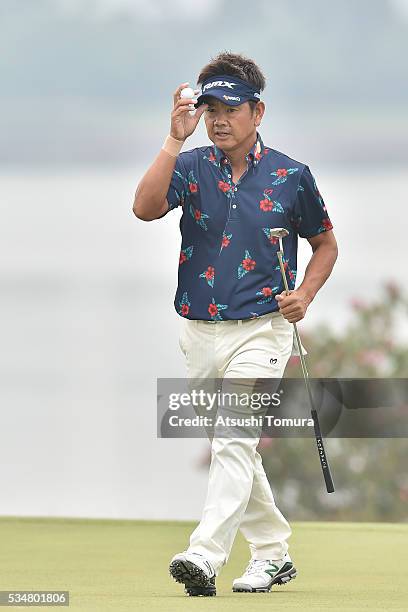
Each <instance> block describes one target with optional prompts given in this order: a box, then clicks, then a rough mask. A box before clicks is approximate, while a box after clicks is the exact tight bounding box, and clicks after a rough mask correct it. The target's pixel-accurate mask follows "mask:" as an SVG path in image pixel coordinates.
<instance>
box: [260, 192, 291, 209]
mask: <svg viewBox="0 0 408 612" xmlns="http://www.w3.org/2000/svg"><path fill="white" fill-rule="evenodd" d="M272 192H273V189H264V192H263V199H262V200H261V201H260V202H259V208H260V209H261V210H263V211H264V212H278V213H284V212H285V211H284V210H283V206H282V204H281V203H280V202H277V201H276V200H272V198H271V194H272Z"/></svg>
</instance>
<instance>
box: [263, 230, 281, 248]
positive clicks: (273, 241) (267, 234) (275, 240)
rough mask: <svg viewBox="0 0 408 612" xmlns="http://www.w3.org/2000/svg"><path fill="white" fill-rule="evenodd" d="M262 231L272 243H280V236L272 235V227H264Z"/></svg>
mask: <svg viewBox="0 0 408 612" xmlns="http://www.w3.org/2000/svg"><path fill="white" fill-rule="evenodd" d="M262 231H263V232H264V234H265V235H266V237H267V238H268V240H269V242H270V243H271V244H278V243H279V238H277V237H276V236H272V228H271V227H263V228H262Z"/></svg>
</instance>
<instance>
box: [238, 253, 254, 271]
mask: <svg viewBox="0 0 408 612" xmlns="http://www.w3.org/2000/svg"><path fill="white" fill-rule="evenodd" d="M255 266H256V261H255V259H252V257H251V254H250V252H249V251H248V250H247V249H246V250H245V257H244V259H243V260H242V261H241V263H240V264H239V266H238V278H242V277H243V276H245V274H248V272H250V271H251V270H253V269H254V268H255Z"/></svg>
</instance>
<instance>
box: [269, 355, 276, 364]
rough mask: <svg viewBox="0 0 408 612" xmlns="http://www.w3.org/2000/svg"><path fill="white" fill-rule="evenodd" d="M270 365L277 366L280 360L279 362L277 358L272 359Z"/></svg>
mask: <svg viewBox="0 0 408 612" xmlns="http://www.w3.org/2000/svg"><path fill="white" fill-rule="evenodd" d="M269 363H270V364H271V365H276V364H277V363H278V360H277V358H276V357H271V358H270V360H269Z"/></svg>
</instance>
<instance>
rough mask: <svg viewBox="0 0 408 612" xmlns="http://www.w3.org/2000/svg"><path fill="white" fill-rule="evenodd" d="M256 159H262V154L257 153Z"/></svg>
mask: <svg viewBox="0 0 408 612" xmlns="http://www.w3.org/2000/svg"><path fill="white" fill-rule="evenodd" d="M255 159H261V154H260V153H258V151H257V152H256V153H255Z"/></svg>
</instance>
